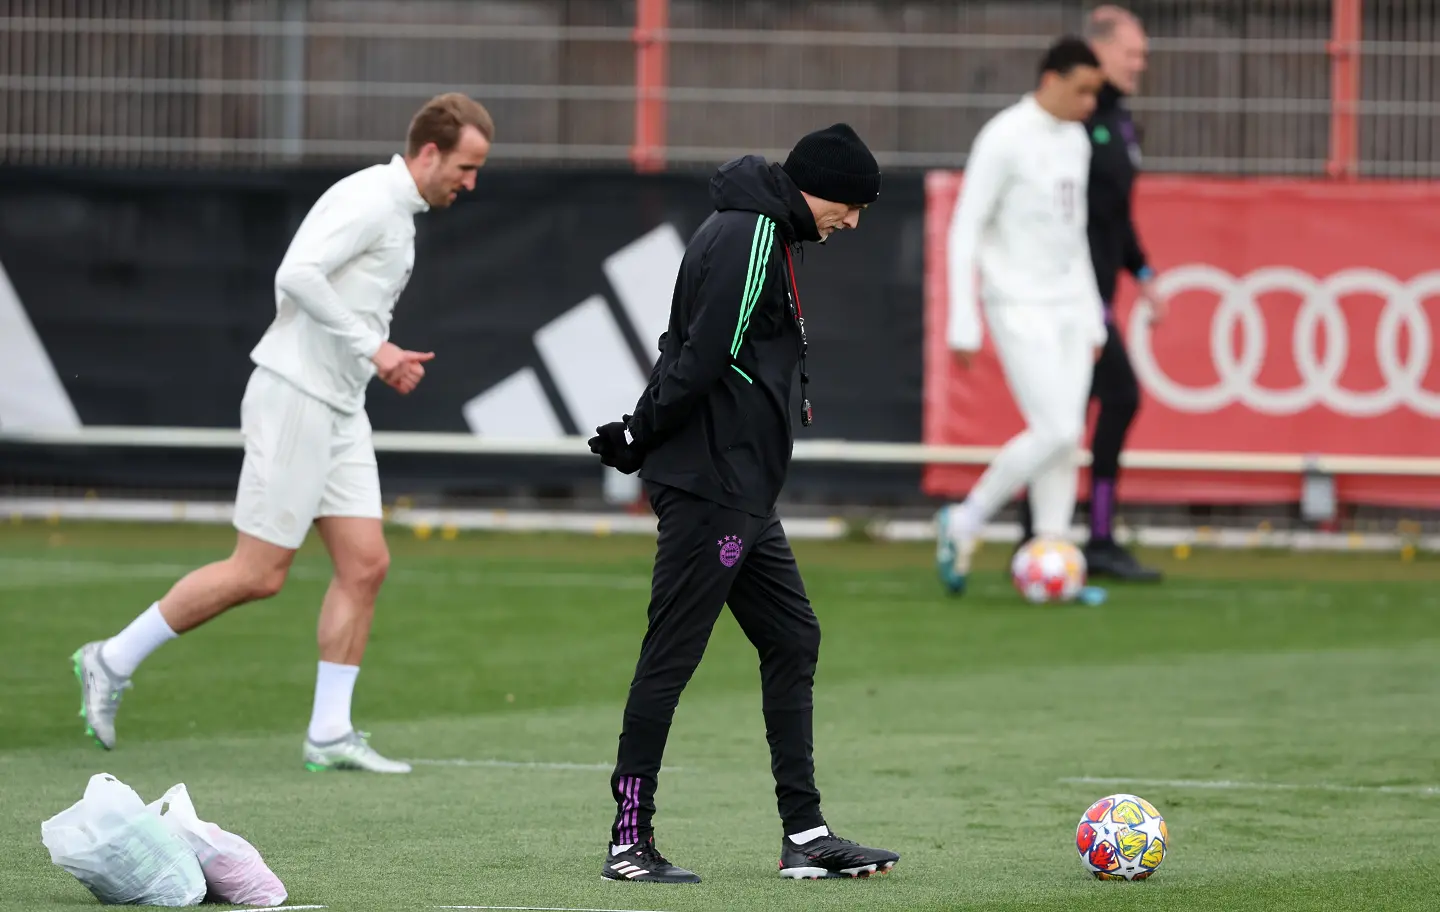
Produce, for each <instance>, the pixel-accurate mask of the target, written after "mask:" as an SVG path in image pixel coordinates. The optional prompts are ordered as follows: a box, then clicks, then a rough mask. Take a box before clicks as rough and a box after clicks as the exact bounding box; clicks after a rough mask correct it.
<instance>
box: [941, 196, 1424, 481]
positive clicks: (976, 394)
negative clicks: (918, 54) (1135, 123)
mask: <svg viewBox="0 0 1440 912" xmlns="http://www.w3.org/2000/svg"><path fill="white" fill-rule="evenodd" d="M960 180H961V176H960V174H958V173H956V172H935V173H932V174H930V175H929V176H928V179H927V187H926V189H927V193H926V195H927V206H926V208H927V214H926V258H925V262H926V286H925V299H926V304H925V307H926V314H925V318H926V319H925V335H926V339H925V441H926V442H927V443H935V444H959V445H967V444H968V445H977V446H992V445H999V444H1001V443H1003V442H1004V441H1005V440H1006V439H1008V438H1009V437H1010V436H1011V435H1012V434H1014V433H1015V432H1016V431H1018V430H1019V429H1020V427H1021V421H1020V417H1019V413H1018V412H1017V411H1016V409H1015V406H1014V403H1013V400H1012V399H1011V397H1010V394H1009V391H1008V389H1007V388H1006V386H1005V382H1004V379H1003V377H1002V376H1001V372H1000V366H999V363H998V361H997V360H996V357H995V353H994V350H993V348H992V347H991V345H990V342H989V340H988V334H987V341H986V346H985V349H984V350H983V351H982V352H981V353H980V356H979V357H978V358H977V359H976V362H975V363H974V364H972V366H971V367H970V368H969V369H968V370H966V369H961V368H960V367H959V366H958V365H957V364H956V363H955V359H954V358H953V357H952V356H951V355H950V353H949V351H948V350H947V348H946V345H945V321H946V311H947V306H948V304H947V302H948V288H949V285H948V283H949V280H950V277H949V276H947V275H946V256H945V247H946V243H947V235H948V233H949V226H950V220H951V217H952V215H953V212H954V208H955V199H956V196H957V194H958V193H959V187H960ZM1135 207H1136V220H1137V226H1138V230H1139V234H1140V237H1141V239H1142V241H1143V242H1144V245H1145V247H1146V249H1147V253H1148V255H1149V258H1150V262H1151V264H1152V266H1153V268H1154V269H1155V270H1156V278H1157V288H1158V290H1159V291H1160V293H1161V294H1162V295H1163V296H1164V297H1165V298H1166V300H1167V301H1168V302H1169V305H1170V306H1169V313H1168V315H1167V316H1166V318H1165V319H1164V320H1163V321H1161V322H1158V323H1151V322H1150V321H1149V320H1148V319H1147V314H1146V311H1145V310H1144V309H1143V308H1138V307H1133V306H1132V303H1133V300H1134V294H1135V290H1134V285H1133V283H1131V282H1128V281H1127V282H1122V285H1121V291H1120V299H1119V300H1118V301H1117V302H1116V304H1117V309H1116V320H1117V323H1118V325H1119V326H1121V327H1122V330H1123V332H1124V335H1125V338H1126V344H1127V348H1128V349H1129V351H1130V354H1131V360H1132V362H1133V363H1134V365H1135V371H1136V375H1137V377H1138V378H1139V381H1140V387H1141V406H1140V412H1139V415H1138V417H1137V418H1136V422H1135V425H1134V426H1133V427H1132V429H1131V432H1130V438H1129V441H1128V444H1127V448H1128V449H1131V450H1165V451H1172V452H1174V451H1179V452H1189V453H1197V454H1203V453H1216V452H1232V453H1233V452H1241V453H1283V454H1326V455H1345V456H1440V351H1436V349H1437V347H1440V340H1437V338H1436V331H1435V330H1436V328H1437V327H1440V184H1402V183H1381V182H1374V183H1371V182H1360V183H1340V182H1333V183H1332V182H1323V181H1280V180H1260V181H1240V180H1208V179H1191V178H1166V177H1148V176H1147V177H1145V178H1142V179H1141V181H1140V183H1139V185H1138V188H1137V193H1136V200H1135ZM1092 417H1093V412H1092ZM979 472H980V469H978V468H973V467H957V466H932V467H930V468H928V469H927V471H926V476H925V489H926V491H927V492H929V493H931V494H937V495H944V496H956V495H959V494H963V493H964V492H965V491H967V490H969V488H970V486H971V485H972V484H973V483H974V480H975V479H976V478H977V477H979ZM1300 483H1301V479H1300V477H1299V476H1298V475H1285V474H1268V473H1253V474H1237V473H1231V472H1226V473H1220V472H1183V473H1179V472H1170V471H1165V472H1161V471H1139V470H1135V471H1126V472H1125V473H1123V474H1122V479H1121V490H1120V496H1121V497H1122V498H1123V499H1129V500H1139V501H1152V502H1171V503H1174V502H1204V503H1239V502H1256V501H1295V500H1297V499H1298V498H1299V492H1300ZM1338 490H1339V495H1340V498H1341V499H1342V500H1344V501H1349V502H1367V503H1384V504H1395V505H1415V506H1422V505H1423V506H1430V507H1440V479H1414V478H1403V477H1398V476H1381V475H1376V476H1359V475H1355V476H1344V477H1341V478H1340V479H1338Z"/></svg>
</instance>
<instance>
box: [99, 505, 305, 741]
mask: <svg viewBox="0 0 1440 912" xmlns="http://www.w3.org/2000/svg"><path fill="white" fill-rule="evenodd" d="M294 559H295V552H294V551H292V550H290V549H288V548H282V547H280V546H278V545H272V544H270V543H269V542H264V541H261V540H260V539H258V538H255V537H254V536H251V535H246V534H245V533H244V532H241V533H239V534H238V535H237V537H236V540H235V550H234V551H233V552H232V553H231V554H230V556H229V557H227V558H225V559H224V560H221V561H216V562H215V563H213V564H206V565H205V566H204V567H201V568H199V569H198V570H195V571H192V572H191V573H189V574H186V575H185V576H184V577H183V578H182V579H181V580H180V581H179V582H177V583H176V584H175V585H174V586H172V587H171V588H170V591H169V592H167V593H166V594H165V597H164V598H162V599H160V601H158V602H156V603H155V604H153V605H151V606H150V607H149V608H148V609H146V610H145V611H144V612H143V613H142V614H141V615H140V616H139V617H137V618H136V619H135V620H134V621H131V622H130V624H129V626H127V627H126V628H125V629H124V630H122V631H120V633H118V634H116V635H115V636H113V637H111V638H110V639H108V640H96V641H95V642H93V643H87V644H85V645H84V646H82V647H80V648H79V649H78V650H76V651H75V654H74V655H73V656H72V657H71V658H72V660H73V662H74V666H75V676H76V677H77V678H79V680H80V715H81V716H82V717H83V718H84V719H85V726H86V733H87V734H89V735H91V736H92V737H94V738H95V740H96V741H97V742H99V744H100V746H101V747H103V748H105V749H106V750H109V749H111V748H113V747H114V746H115V716H116V714H117V713H118V712H119V710H120V695H121V694H122V693H123V692H124V691H125V690H126V689H127V688H129V687H130V676H131V675H133V674H134V673H135V669H136V668H138V667H139V666H140V663H141V662H143V661H144V660H145V658H146V657H147V656H149V655H150V653H152V652H154V651H155V650H156V649H158V648H160V647H161V646H162V645H164V644H165V643H167V642H169V641H170V640H173V639H174V638H175V637H177V636H179V635H180V634H182V633H185V632H186V631H189V630H193V629H195V628H196V627H199V626H200V625H201V624H204V623H205V622H206V621H208V620H211V619H212V618H215V617H218V616H219V615H221V614H224V613H225V612H226V611H228V610H229V609H231V608H234V607H235V606H236V605H243V604H245V603H247V602H254V601H259V600H260V599H266V598H270V597H271V596H273V595H275V594H276V593H277V592H279V591H280V588H281V587H282V586H284V585H285V577H286V575H287V574H288V573H289V572H290V564H291V562H292V561H294Z"/></svg>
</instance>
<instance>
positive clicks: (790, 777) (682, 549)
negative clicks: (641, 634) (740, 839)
mask: <svg viewBox="0 0 1440 912" xmlns="http://www.w3.org/2000/svg"><path fill="white" fill-rule="evenodd" d="M647 488H648V492H649V495H650V503H651V505H652V506H653V507H654V509H655V514H656V516H657V517H659V535H658V538H657V547H656V553H655V571H654V576H653V579H652V582H651V589H650V610H649V617H650V625H649V628H648V629H647V630H646V631H645V639H644V641H643V642H642V643H641V645H640V660H639V662H638V663H637V664H636V666H635V677H634V679H633V680H632V681H631V682H630V696H629V699H628V700H627V701H626V703H625V718H624V727H623V729H622V730H621V733H620V747H619V752H618V757H617V759H616V762H615V772H614V774H613V775H612V776H611V777H610V787H611V791H612V792H613V794H614V797H615V805H616V813H615V823H614V825H613V827H612V828H611V833H610V839H611V841H612V842H614V843H616V844H619V845H625V844H629V843H635V842H644V841H646V840H647V839H649V838H650V835H651V833H652V832H653V828H652V826H651V818H652V817H653V815H654V813H655V788H656V782H657V778H658V776H659V774H660V761H661V758H662V756H663V755H664V753H665V741H666V739H667V737H668V736H669V733H670V720H671V718H672V717H673V716H674V714H675V706H676V704H678V703H679V701H680V692H681V691H683V690H684V689H685V685H686V684H687V683H689V681H690V676H691V675H692V674H694V672H695V668H696V667H697V666H698V665H699V664H700V659H701V657H702V656H703V655H704V654H705V646H706V644H707V643H708V642H709V640H710V631H711V630H712V629H713V628H714V626H715V621H716V620H717V619H718V618H719V617H720V611H721V608H722V607H724V605H725V604H727V603H728V604H729V606H730V611H731V613H732V614H734V615H735V620H736V621H738V622H739V623H740V627H741V629H742V630H744V631H745V635H746V636H747V637H749V638H750V642H751V643H753V644H755V649H756V650H757V651H758V652H759V653H760V686H761V690H762V693H763V700H762V704H761V705H762V709H763V711H764V715H765V737H766V738H767V740H768V741H769V742H770V767H771V770H772V772H773V773H774V775H775V798H776V802H777V804H778V806H779V810H780V818H781V821H782V823H783V824H784V828H785V832H786V833H796V832H800V831H802V830H808V829H811V828H813V827H817V826H820V825H822V824H823V823H824V822H825V821H824V818H823V817H822V816H821V815H820V793H819V791H818V790H817V789H816V788H815V763H814V757H813V754H814V736H813V731H814V728H813V721H812V719H813V703H812V699H811V694H812V692H813V689H814V684H815V665H816V662H817V660H818V658H819V655H820V622H819V620H818V619H817V618H816V617H815V611H814V609H812V608H811V607H810V600H809V598H807V597H806V595H805V584H804V582H803V581H801V579H800V570H799V568H798V567H796V565H795V555H794V554H793V553H791V551H790V543H789V541H787V540H786V538H785V530H784V528H783V527H782V526H781V525H780V520H779V519H778V518H776V516H775V515H774V514H773V513H772V514H771V515H770V516H768V517H766V518H764V519H761V518H758V517H754V516H751V515H749V514H747V513H743V512H740V511H738V510H730V509H727V508H725V507H722V506H720V505H719V504H715V503H711V502H710V501H707V500H702V499H701V498H698V497H695V496H693V495H691V494H687V493H685V492H684V491H680V490H677V489H675V488H669V487H664V486H659V485H649V486H647Z"/></svg>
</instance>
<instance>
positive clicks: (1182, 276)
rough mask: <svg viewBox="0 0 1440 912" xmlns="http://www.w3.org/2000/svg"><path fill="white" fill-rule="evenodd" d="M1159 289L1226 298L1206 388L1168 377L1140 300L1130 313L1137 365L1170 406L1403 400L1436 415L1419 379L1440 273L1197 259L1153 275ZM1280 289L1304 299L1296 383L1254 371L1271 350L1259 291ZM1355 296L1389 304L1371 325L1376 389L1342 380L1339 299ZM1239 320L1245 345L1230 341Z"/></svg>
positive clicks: (1347, 408) (1355, 413)
mask: <svg viewBox="0 0 1440 912" xmlns="http://www.w3.org/2000/svg"><path fill="white" fill-rule="evenodd" d="M1155 290H1156V294H1157V295H1159V296H1161V297H1164V298H1171V297H1174V296H1175V295H1178V294H1181V293H1183V292H1186V291H1209V292H1214V293H1215V294H1216V295H1217V296H1218V297H1219V299H1220V306H1219V308H1218V309H1217V310H1216V311H1215V315H1214V317H1213V318H1212V319H1211V322H1210V356H1211V359H1212V360H1213V361H1214V364H1215V372H1216V373H1217V374H1218V375H1219V380H1218V381H1217V382H1215V383H1214V384H1212V385H1210V386H1186V385H1183V384H1180V383H1177V382H1176V381H1174V380H1172V379H1171V378H1170V377H1169V376H1168V375H1166V373H1165V372H1164V371H1163V370H1162V369H1161V368H1160V365H1159V364H1157V363H1156V360H1155V351H1154V349H1153V348H1152V347H1151V344H1150V324H1149V322H1148V321H1147V320H1146V319H1144V313H1143V310H1142V309H1141V308H1136V309H1135V312H1134V313H1133V314H1132V315H1131V319H1130V339H1131V342H1132V345H1131V352H1132V356H1133V360H1134V363H1135V372H1136V374H1138V375H1139V378H1140V381H1141V383H1143V384H1144V386H1145V389H1146V390H1147V391H1148V392H1149V393H1150V394H1151V395H1153V396H1154V397H1155V398H1156V399H1158V400H1160V401H1161V402H1163V403H1165V405H1167V406H1169V407H1170V408H1172V409H1175V410H1177V411H1181V412H1213V411H1216V410H1217V409H1221V408H1224V407H1225V406H1227V405H1233V404H1235V403H1241V404H1243V405H1245V406H1247V407H1249V408H1250V409H1253V410H1254V411H1256V412H1260V413H1262V414H1266V415H1293V414H1295V413H1297V412H1302V411H1304V410H1305V409H1308V408H1311V407H1313V406H1317V405H1323V406H1325V407H1326V408H1328V409H1330V410H1331V411H1332V412H1335V413H1336V414H1340V415H1345V416H1347V417H1351V418H1369V417H1373V416H1375V415H1382V414H1384V413H1386V412H1389V411H1391V410H1392V409H1395V408H1397V407H1402V406H1403V407H1406V408H1409V409H1411V410H1412V411H1414V412H1416V413H1418V414H1420V415H1424V416H1425V417H1427V418H1440V392H1437V391H1433V390H1428V389H1425V388H1424V386H1423V385H1422V383H1423V382H1424V378H1425V373H1426V371H1428V370H1429V368H1430V351H1431V347H1432V344H1433V340H1432V338H1431V334H1430V321H1429V319H1428V317H1427V316H1426V314H1425V307H1424V304H1425V301H1426V299H1427V298H1430V297H1433V296H1436V295H1440V272H1427V273H1424V274H1422V275H1419V276H1416V277H1415V278H1414V279H1412V280H1410V281H1409V282H1401V281H1399V280H1398V279H1396V278H1395V277H1394V276H1391V275H1389V274H1388V273H1384V272H1380V271H1378V270H1375V269H1345V270H1342V271H1340V272H1337V273H1335V274H1334V275H1331V276H1328V277H1326V278H1324V279H1317V278H1315V277H1314V276H1312V275H1309V274H1308V273H1305V272H1301V271H1300V270H1298V269H1292V268H1289V267H1286V266H1272V267H1267V268H1264V269H1257V270H1255V271H1254V272H1251V273H1249V274H1248V275H1246V276H1243V277H1241V278H1236V277H1235V276H1232V275H1230V274H1229V273H1227V272H1225V271H1224V270H1223V269H1217V268H1215V267H1214V266H1207V265H1200V264H1193V265H1188V266H1182V267H1180V268H1178V269H1172V270H1170V271H1168V272H1166V273H1164V274H1163V275H1162V276H1160V277H1159V279H1157V280H1156V285H1155ZM1275 292H1288V293H1290V294H1294V295H1296V296H1298V297H1299V298H1300V300H1301V304H1300V313H1299V315H1298V316H1297V317H1296V319H1295V332H1294V337H1293V339H1292V340H1291V349H1292V351H1293V353H1294V358H1295V366H1296V368H1297V369H1298V370H1299V372H1300V382H1299V383H1298V384H1296V385H1295V386H1291V387H1287V388H1283V389H1275V388H1269V387H1263V386H1261V385H1260V383H1259V379H1258V378H1259V376H1260V369H1261V367H1262V366H1263V365H1264V362H1265V353H1266V352H1267V351H1268V346H1267V333H1266V324H1265V314H1264V312H1263V311H1262V309H1261V306H1260V296H1261V295H1264V294H1270V293H1275ZM1357 294H1358V295H1371V296H1376V297H1379V298H1381V299H1383V300H1384V302H1385V307H1384V309H1383V310H1382V311H1381V312H1380V323H1379V326H1378V327H1377V329H1376V333H1375V357H1376V360H1377V362H1378V364H1379V366H1380V374H1381V376H1382V377H1383V378H1384V384H1385V385H1384V386H1382V387H1380V388H1378V389H1373V390H1351V389H1345V388H1344V387H1342V386H1341V385H1340V375H1341V374H1342V373H1343V372H1344V370H1345V363H1346V360H1347V358H1348V357H1349V355H1350V339H1349V327H1348V326H1347V324H1346V320H1345V312H1344V311H1343V310H1342V309H1341V307H1340V299H1341V298H1342V297H1344V296H1345V295H1357ZM1237 323H1238V324H1239V327H1240V334H1239V345H1238V347H1239V349H1240V350H1239V352H1236V351H1235V350H1234V349H1235V347H1236V346H1235V345H1234V344H1233V342H1232V340H1233V339H1234V338H1235V327H1236V324H1237ZM1401 327H1404V328H1405V329H1406V330H1408V332H1407V335H1408V336H1409V346H1408V348H1409V352H1408V357H1407V356H1406V352H1405V349H1404V348H1403V347H1402V336H1401V332H1400V330H1401ZM1322 329H1323V333H1322ZM1322 337H1323V338H1324V340H1325V344H1324V349H1325V354H1324V356H1323V357H1322V356H1321V354H1320V347H1321V346H1320V340H1321V338H1322Z"/></svg>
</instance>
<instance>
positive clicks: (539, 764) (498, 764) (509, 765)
mask: <svg viewBox="0 0 1440 912" xmlns="http://www.w3.org/2000/svg"><path fill="white" fill-rule="evenodd" d="M405 762H406V763H409V764H411V765H413V766H456V767H462V768H464V767H492V768H495V769H542V770H584V771H586V772H589V771H592V770H593V771H597V772H602V773H609V772H613V771H614V770H615V764H613V763H546V762H543V761H539V760H466V759H455V760H406V761H405ZM682 769H683V767H679V766H665V767H661V769H660V771H661V772H663V773H678V772H680V771H681V770H682Z"/></svg>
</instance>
